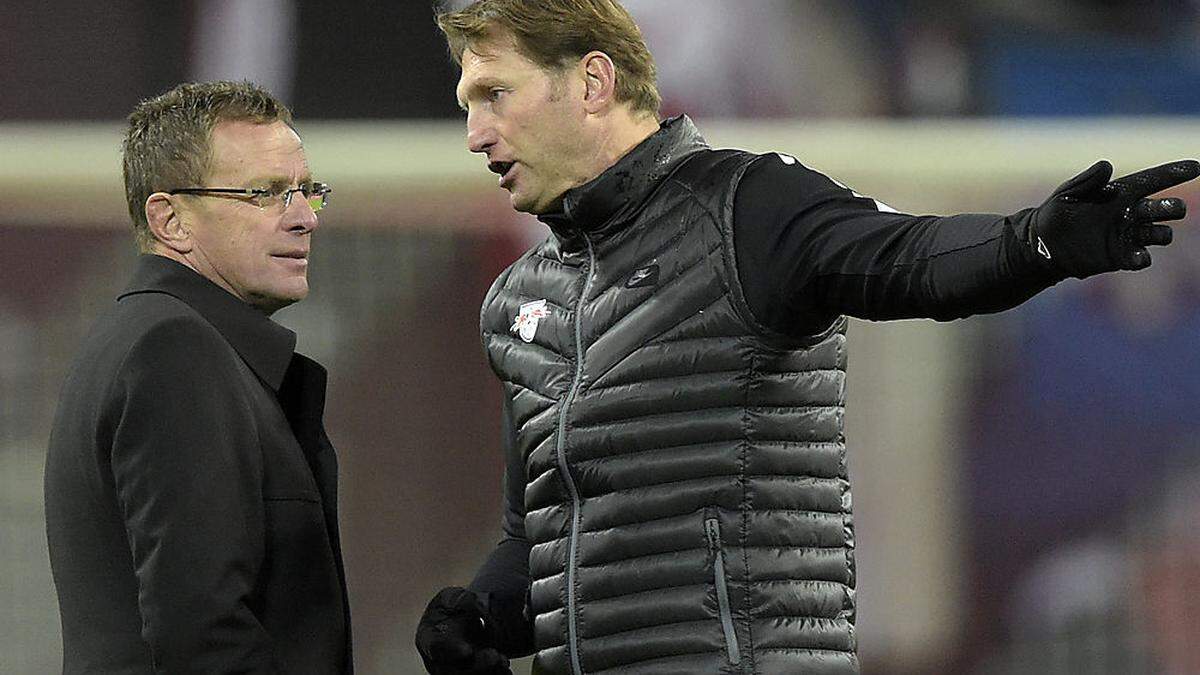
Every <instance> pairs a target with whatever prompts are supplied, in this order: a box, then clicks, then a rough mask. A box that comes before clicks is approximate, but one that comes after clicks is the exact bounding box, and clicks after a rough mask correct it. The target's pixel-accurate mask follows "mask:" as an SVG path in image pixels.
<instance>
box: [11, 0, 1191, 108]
mask: <svg viewBox="0 0 1200 675" xmlns="http://www.w3.org/2000/svg"><path fill="white" fill-rule="evenodd" d="M466 1H467V0H443V3H442V4H443V5H450V6H454V5H462V4H465V2H466ZM625 4H626V6H627V7H628V8H629V10H630V11H631V12H632V13H633V14H634V16H635V18H637V20H638V21H639V23H640V25H641V26H642V28H643V31H644V33H645V35H646V38H647V41H648V43H649V44H650V47H651V50H652V51H653V52H654V53H655V54H656V55H657V59H658V64H659V68H660V82H661V86H662V89H663V93H664V95H665V99H666V110H665V112H667V113H676V112H684V111H686V112H688V113H690V114H692V115H693V116H696V117H702V118H747V117H749V118H763V117H766V118H781V117H873V116H888V117H907V116H957V115H982V116H987V115H1037V116H1042V115H1076V116H1077V115H1105V114H1124V115H1142V114H1150V115H1154V114H1176V115H1178V114H1187V113H1191V112H1195V111H1197V110H1200V47H1197V44H1198V40H1197V38H1198V37H1200V1H1198V0H1148V1H1146V2H1135V1H1134V0H978V1H977V2H970V3H960V2H950V1H948V0H851V1H849V2H836V1H834V0H750V1H749V2H739V3H736V5H735V4H734V3H730V2H728V1H727V0H628V1H627V2H626V3H625ZM10 5H11V6H10ZM735 6H736V9H734V7H735ZM433 13H434V7H433V5H432V3H427V2H423V1H421V2H397V3H383V4H377V5H372V6H369V7H366V6H363V7H359V6H354V7H349V6H331V5H329V4H328V3H318V2H313V1H311V0H295V1H293V0H255V1H254V2H239V1H237V0H204V1H201V0H189V1H186V2H179V3H170V4H169V5H166V6H164V5H162V4H161V3H154V2H150V1H149V0H136V1H132V2H126V3H119V4H118V5H112V6H110V5H98V4H95V3H82V2H68V3H55V4H54V6H53V8H52V9H51V8H50V6H47V5H46V4H45V3H35V2H32V1H31V0H13V2H11V3H6V16H7V17H8V19H7V20H6V21H5V23H4V25H2V26H0V62H3V63H4V64H5V66H6V67H5V68H3V69H0V85H3V87H4V90H5V91H6V93H7V94H8V95H6V96H5V97H4V98H3V99H0V119H113V118H119V117H122V116H123V115H124V112H125V111H126V110H127V109H128V108H129V105H130V102H131V101H132V100H134V99H136V98H141V97H145V96H147V95H149V94H153V93H157V92H159V91H161V90H163V89H165V88H167V87H169V86H170V85H171V84H173V83H175V82H177V81H180V80H184V79H212V78H217V77H253V78H254V79H256V80H257V81H259V82H261V83H262V84H264V85H267V86H268V87H270V88H271V89H272V90H273V91H276V92H277V93H278V94H279V95H280V96H281V97H282V98H284V99H285V100H288V101H290V102H291V103H292V104H293V106H294V107H295V108H296V109H297V111H298V112H299V113H300V114H302V115H303V117H304V118H305V119H314V118H326V119H329V118H389V119H390V118H444V117H454V116H456V115H457V114H458V110H457V106H456V105H455V103H454V99H453V96H452V95H451V93H450V91H449V89H448V87H447V83H448V82H450V81H452V80H453V78H454V76H455V71H454V67H453V65H452V64H451V62H450V60H449V58H448V55H447V52H446V49H445V45H444V44H443V43H442V41H441V37H440V35H439V34H438V33H437V30H436V28H435V26H434V24H433ZM681 27H682V28H681ZM101 65H102V66H103V67H98V66H101ZM68 91H69V92H72V95H70V96H64V95H63V92H68Z"/></svg>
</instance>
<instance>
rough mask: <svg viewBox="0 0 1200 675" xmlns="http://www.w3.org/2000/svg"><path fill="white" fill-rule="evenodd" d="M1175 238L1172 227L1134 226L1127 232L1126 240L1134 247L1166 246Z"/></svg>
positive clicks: (1155, 225)
mask: <svg viewBox="0 0 1200 675" xmlns="http://www.w3.org/2000/svg"><path fill="white" fill-rule="evenodd" d="M1174 238H1175V231H1174V230H1172V229H1171V226H1170V225H1158V224H1153V225H1134V226H1133V227H1131V228H1129V229H1128V230H1126V231H1125V239H1126V241H1128V242H1129V243H1130V244H1133V245H1134V246H1166V245H1167V244H1170V243H1171V240H1173V239H1174Z"/></svg>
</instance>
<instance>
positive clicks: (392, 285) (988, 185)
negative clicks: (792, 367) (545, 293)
mask: <svg viewBox="0 0 1200 675" xmlns="http://www.w3.org/2000/svg"><path fill="white" fill-rule="evenodd" d="M459 4H462V3H461V2H460V3H459ZM626 5H627V6H628V7H629V8H630V10H631V11H632V12H633V13H634V15H635V17H636V18H638V20H639V22H640V23H641V25H642V27H643V30H644V31H645V34H646V36H647V40H648V42H649V44H650V47H651V49H652V51H654V52H655V54H656V56H657V58H658V63H659V67H660V75H661V86H662V89H663V93H664V98H665V100H666V102H667V110H665V112H666V113H669V114H674V113H677V112H688V113H689V114H691V115H692V116H693V118H694V119H695V120H696V121H697V123H698V124H699V125H700V127H701V130H702V131H704V132H706V134H707V135H708V137H709V140H710V141H711V142H712V143H713V144H714V145H718V146H740V147H747V148H750V149H754V150H761V151H767V150H780V151H785V152H789V153H791V154H794V155H796V156H797V157H799V158H800V159H801V161H802V162H805V163H806V164H809V165H811V166H813V167H814V168H817V169H819V170H821V171H824V172H826V173H828V174H830V175H832V176H834V177H836V178H838V179H840V180H841V181H843V182H845V183H847V184H849V185H851V186H853V187H854V188H855V189H856V190H858V191H859V192H861V193H864V194H870V195H872V196H874V197H877V198H879V199H881V200H883V201H886V202H888V203H889V204H891V205H893V206H895V207H897V208H899V209H901V210H906V211H910V212H923V213H949V212H957V211H991V212H1002V213H1006V212H1011V211H1015V210H1017V209H1019V208H1022V207H1025V206H1028V205H1034V204H1036V203H1039V202H1040V201H1041V200H1042V199H1043V198H1044V197H1045V196H1046V195H1047V194H1048V193H1049V191H1050V190H1051V189H1053V187H1054V186H1055V185H1056V184H1058V183H1059V182H1061V181H1062V180H1064V179H1065V178H1067V177H1069V176H1071V175H1073V174H1075V173H1076V172H1078V171H1079V170H1081V169H1083V168H1085V167H1086V166H1088V165H1089V164H1090V163H1091V162H1092V161H1094V160H1095V159H1097V158H1101V157H1104V158H1108V159H1110V160H1112V161H1113V162H1114V164H1116V166H1117V170H1118V172H1122V173H1125V172H1129V171H1133V170H1136V169H1139V168H1143V167H1146V166H1150V165H1153V164H1157V163H1161V162H1165V161H1168V160H1172V159H1177V158H1180V157H1187V156H1195V155H1197V154H1200V148H1198V145H1200V143H1198V141H1200V117H1197V115H1200V47H1198V44H1200V43H1198V38H1200V2H1197V0H1140V1H1134V0H1090V1H1089V0H978V1H975V2H971V3H956V2H944V1H939V0H842V1H841V2H835V1H832V0H828V1H826V0H743V1H740V2H737V3H734V2H733V1H732V0H628V1H627V2H626ZM2 8H3V10H4V17H5V19H4V21H3V22H0V92H3V93H2V94H0V196H2V198H3V202H2V204H3V207H2V208H0V607H4V608H5V609H4V610H3V611H0V673H13V674H26V673H51V672H55V671H56V669H59V668H60V652H59V649H60V643H59V627H58V616H57V606H56V602H55V597H54V592H53V587H52V584H51V582H50V575H49V567H48V562H47V556H46V550H45V535H44V532H43V520H42V513H41V509H42V496H41V467H42V461H43V455H44V449H45V444H46V437H47V430H48V427H49V422H50V419H51V416H52V414H53V410H54V406H55V402H56V399H57V396H58V391H59V388H60V386H61V383H62V379H63V376H64V374H65V368H66V366H67V364H68V362H69V360H70V359H71V357H72V355H73V353H74V350H75V348H76V346H77V345H78V343H79V341H80V340H81V339H82V337H83V335H84V333H85V331H86V330H87V327H88V326H89V325H90V323H91V322H92V320H93V319H94V318H95V316H96V315H97V314H98V313H99V312H100V311H101V310H102V308H103V307H104V306H105V305H106V304H107V303H108V302H111V301H112V298H113V297H114V295H115V293H116V292H117V291H118V290H120V288H121V287H122V286H123V284H124V282H125V280H126V278H127V274H128V273H129V271H130V269H131V265H132V263H133V260H134V257H135V251H134V247H133V244H132V239H131V237H130V233H129V226H128V216H127V214H126V212H125V210H124V203H123V192H122V185H121V176H120V165H119V144H120V136H121V131H122V125H121V122H120V120H121V119H122V118H123V116H124V115H125V114H127V113H128V111H129V110H130V108H132V106H133V105H134V104H135V103H136V102H137V101H138V100H139V99H142V98H145V97H148V96H152V95H154V94H157V93H159V92H161V91H163V90H165V89H167V88H169V87H170V86H172V85H174V84H175V83H177V82H179V81H183V80H199V79H215V78H238V79H240V78H247V79H252V80H255V81H257V82H259V83H261V84H263V85H265V86H267V87H268V88H270V89H271V90H273V91H274V92H275V93H276V94H278V95H279V96H281V97H282V98H283V99H284V100H286V101H287V102H289V103H290V104H291V105H292V106H293V108H294V110H295V113H296V116H297V120H298V127H299V130H300V132H301V134H302V136H303V137H304V138H305V142H306V146H307V148H308V151H309V157H310V161H311V164H312V166H313V167H314V170H315V171H316V172H317V175H318V176H320V177H321V178H322V179H323V180H326V181H328V182H330V183H331V184H332V185H333V186H334V187H335V190H336V193H335V194H334V196H333V201H332V205H331V208H330V209H329V210H328V211H327V212H325V213H322V229H321V231H320V232H319V233H318V235H317V239H316V246H315V247H314V254H313V269H312V279H311V281H312V287H313V289H314V290H313V292H312V295H311V296H310V298H309V299H308V300H307V301H305V302H304V303H301V304H300V305H298V306H296V307H293V308H289V309H287V310H284V311H283V312H281V313H280V314H279V315H278V316H277V318H278V320H279V321H280V322H281V323H284V324H286V325H288V326H289V327H291V328H293V329H295V330H296V331H297V332H298V333H299V335H300V349H301V351H304V352H305V353H308V354H310V355H312V356H314V357H315V358H317V359H318V360H320V361H322V362H323V363H325V364H326V365H327V366H328V367H329V369H330V371H331V381H330V392H329V397H330V407H329V410H328V418H327V425H328V428H329V432H330V435H331V437H332V438H333V440H334V443H335V445H336V446H337V447H338V450H339V453H340V455H341V458H342V466H343V473H342V479H341V480H342V505H341V507H342V520H343V530H342V533H343V538H344V548H345V552H346V562H347V572H348V576H349V582H350V587H351V602H352V605H353V612H354V621H355V637H356V655H357V659H356V660H357V664H358V667H359V670H360V672H362V673H367V674H374V673H402V674H404V673H418V672H420V668H419V660H418V659H417V657H416V655H415V653H414V651H413V649H412V647H411V644H412V638H411V636H412V631H413V628H414V626H415V622H416V619H417V617H418V616H419V614H420V611H421V609H422V608H423V606H424V603H425V602H426V600H427V599H428V597H430V595H431V594H432V593H433V592H434V591H435V590H436V589H437V588H439V587H441V586H443V585H447V584H453V583H462V582H464V581H466V580H468V579H469V578H470V576H471V574H472V573H473V571H474V569H475V566H476V565H477V564H478V562H479V561H480V560H481V559H482V557H483V556H484V555H485V553H486V551H488V550H489V547H490V546H491V545H492V543H493V541H494V540H495V539H496V536H497V525H498V519H499V506H500V491H499V476H500V467H501V462H500V458H499V456H498V449H497V441H496V432H497V429H498V419H497V417H498V415H497V413H498V404H499V389H498V386H497V385H496V384H495V382H494V381H493V380H492V378H491V376H490V374H489V372H488V371H487V367H486V364H485V362H484V359H483V356H482V351H481V349H480V347H479V342H478V337H477V333H476V324H477V317H478V314H477V312H478V305H479V302H480V300H481V298H482V295H483V292H484V291H485V289H486V288H487V286H488V284H490V282H491V280H492V278H493V277H494V276H495V275H496V274H497V273H498V272H499V271H500V270H501V269H503V267H504V266H505V265H506V264H507V263H508V262H509V261H511V260H512V259H513V258H514V257H515V256H516V255H518V254H519V252H520V251H521V250H523V249H524V247H526V246H527V245H528V244H529V243H530V242H532V241H534V240H536V239H537V238H539V237H540V236H542V235H543V234H544V230H543V229H542V228H541V226H540V225H538V224H537V223H536V222H535V221H532V220H531V219H529V218H526V217H523V216H519V215H516V214H513V213H512V212H511V211H510V210H509V209H508V206H507V200H506V199H505V195H503V194H502V193H501V192H500V191H499V190H498V189H497V188H496V187H495V181H494V180H493V179H492V178H491V177H490V174H488V173H487V172H486V170H485V169H484V166H483V162H482V161H480V160H479V159H477V158H474V157H472V156H470V155H469V153H468V152H467V151H466V149H465V144H464V140H463V129H462V119H461V114H460V113H459V112H458V111H457V107H456V105H455V103H454V98H453V93H452V90H453V84H454V82H455V78H456V77H457V73H456V71H455V69H454V68H453V66H452V64H451V62H450V61H449V59H448V57H447V55H446V52H445V48H444V45H443V44H442V42H441V38H440V36H439V34H438V33H437V31H436V29H435V28H434V26H433V23H432V10H431V7H430V3H429V2H428V1H427V0H404V1H403V2H392V3H373V4H371V5H367V4H366V3H363V4H357V3H355V4H348V3H347V4H345V5H340V4H334V3H319V2H313V1H310V0H300V1H298V2H289V1H287V0H188V1H180V2H151V1H150V0H128V1H124V2H113V3H84V2H76V1H64V2H56V3H43V2H29V1H27V0H5V2H4V3H3V6H2ZM680 17H686V18H687V20H686V21H685V22H683V21H681V20H680ZM681 24H683V25H686V29H681ZM1177 194H1179V195H1181V196H1185V197H1189V198H1190V200H1191V201H1192V203H1193V210H1195V208H1196V206H1197V205H1200V189H1198V188H1197V187H1195V186H1192V187H1188V188H1185V189H1183V190H1181V191H1178V192H1177ZM1189 221H1190V223H1188V224H1185V225H1184V226H1182V227H1180V228H1178V229H1177V235H1176V238H1177V243H1176V244H1175V245H1174V246H1172V247H1171V249H1169V250H1167V251H1163V252H1161V253H1156V254H1155V256H1156V258H1155V260H1156V263H1155V266H1154V269H1153V270H1151V271H1150V272H1148V273H1143V274H1139V275H1128V274H1125V275H1113V276H1109V277H1106V278H1103V279H1093V280H1089V281H1088V282H1087V283H1080V282H1074V281H1068V282H1064V283H1063V284H1060V285H1059V286H1057V287H1056V288H1054V289H1052V290H1050V291H1048V292H1046V293H1044V294H1042V295H1041V296H1039V297H1038V298H1035V299H1034V300H1033V301H1031V302H1030V303H1028V304H1027V305H1025V306H1023V307H1022V308H1020V309H1018V310H1016V311H1013V312H1009V313H1007V314H1003V315H997V316H990V317H982V318H974V319H969V320H966V321H961V322H956V323H952V324H936V323H933V322H927V321H913V322H898V323H891V324H868V323H864V322H855V323H854V324H853V326H852V327H851V331H850V337H851V343H852V347H851V349H852V351H851V354H852V356H851V366H850V384H849V398H850V404H849V411H848V415H847V436H848V440H849V447H850V461H851V475H852V480H853V482H854V494H855V500H856V504H855V508H856V515H857V521H858V524H859V525H858V535H859V536H858V541H859V554H858V558H859V569H860V582H859V600H860V615H859V627H860V630H859V639H860V643H861V653H862V657H863V662H864V672H865V673H867V674H868V675H884V674H888V675H890V674H902V675H903V674H916V673H978V674H982V675H993V674H994V675H1001V674H1004V675H1007V674H1010V673H1011V674H1024V673H1051V674H1068V673H1170V674H1181V673H1200V647H1197V644H1200V609H1197V607H1196V605H1195V603H1194V602H1193V600H1192V599H1193V598H1194V597H1195V595H1196V593H1197V591H1198V589H1200V456H1198V451H1200V434H1198V433H1197V432H1200V416H1198V415H1197V414H1196V411H1195V405H1196V403H1197V402H1198V401H1200V349H1198V348H1197V347H1198V346H1200V340H1198V339H1197V336H1200V234H1198V233H1196V232H1194V231H1193V229H1194V228H1193V227H1191V226H1194V225H1196V224H1198V223H1200V219H1197V218H1196V217H1191V218H1189ZM520 666H521V667H522V668H524V669H526V670H527V669H528V665H527V663H522V664H520ZM518 672H522V671H518Z"/></svg>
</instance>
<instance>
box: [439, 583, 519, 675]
mask: <svg viewBox="0 0 1200 675" xmlns="http://www.w3.org/2000/svg"><path fill="white" fill-rule="evenodd" d="M496 646H497V634H496V628H495V627H494V626H493V625H492V622H491V617H490V615H489V612H488V609H487V607H486V605H485V604H484V602H483V600H482V599H481V598H480V597H479V596H478V595H477V594H476V593H474V592H473V591H469V590H467V589H465V588H459V587H457V586H451V587H449V588H443V589H442V590H441V591H439V592H438V594H437V595H435V596H433V600H430V601H429V606H428V607H426V608H425V613H424V614H422V615H421V622H420V623H419V624H417V651H418V652H419V653H420V654H421V659H422V660H424V661H425V670H427V671H429V672H430V673H431V674H432V675H512V671H511V670H509V667H508V659H507V658H505V657H504V655H503V654H501V653H500V651H499V650H498V649H497V648H496Z"/></svg>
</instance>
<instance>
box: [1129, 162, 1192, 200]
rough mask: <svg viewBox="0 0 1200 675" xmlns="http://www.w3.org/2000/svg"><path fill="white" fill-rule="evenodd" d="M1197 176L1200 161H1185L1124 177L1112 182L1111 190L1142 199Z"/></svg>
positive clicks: (1170, 163) (1169, 163)
mask: <svg viewBox="0 0 1200 675" xmlns="http://www.w3.org/2000/svg"><path fill="white" fill-rule="evenodd" d="M1197 176H1200V161H1196V160H1194V159H1183V160H1179V161H1177V162H1168V163H1166V164H1161V165H1159V166H1156V167H1153V168H1150V169H1143V170H1142V171H1138V172H1137V173H1131V174H1129V175H1128V176H1122V177H1120V178H1118V179H1116V180H1115V181H1113V182H1112V185H1111V186H1110V189H1112V190H1114V191H1116V192H1117V193H1118V194H1120V195H1122V196H1124V197H1127V198H1131V199H1141V198H1143V197H1149V196H1150V195H1152V194H1155V193H1157V192H1162V191H1163V190H1166V189H1167V188H1170V187H1174V186H1176V185H1180V184H1182V183H1186V182H1188V181H1189V180H1192V179H1193V178H1195V177H1197Z"/></svg>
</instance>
